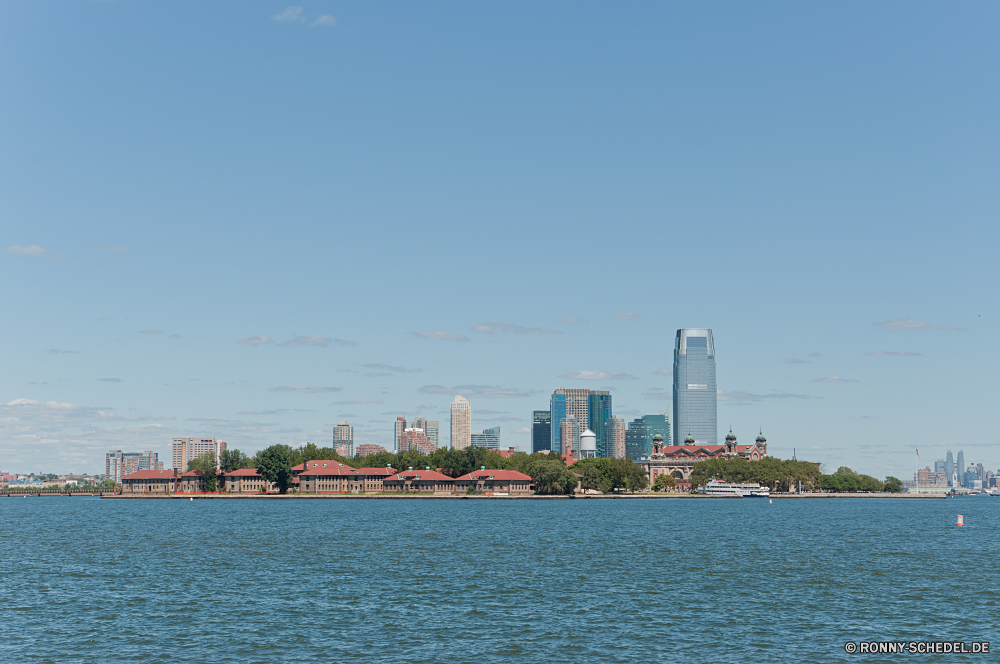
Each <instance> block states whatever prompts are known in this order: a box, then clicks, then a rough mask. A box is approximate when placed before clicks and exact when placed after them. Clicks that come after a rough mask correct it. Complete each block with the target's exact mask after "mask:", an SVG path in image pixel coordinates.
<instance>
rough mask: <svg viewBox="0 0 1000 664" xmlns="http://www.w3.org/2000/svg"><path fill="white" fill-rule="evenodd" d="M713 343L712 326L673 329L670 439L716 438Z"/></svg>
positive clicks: (702, 442)
mask: <svg viewBox="0 0 1000 664" xmlns="http://www.w3.org/2000/svg"><path fill="white" fill-rule="evenodd" d="M717 420H718V403H717V399H716V387H715V344H714V343H713V341H712V330H706V329H691V330H677V338H676V340H675V342H674V440H675V441H680V440H684V439H685V438H686V437H687V436H688V435H690V436H691V437H692V438H694V440H695V442H696V443H698V444H699V445H715V444H717V440H718V424H717Z"/></svg>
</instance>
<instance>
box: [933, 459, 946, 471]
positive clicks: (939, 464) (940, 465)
mask: <svg viewBox="0 0 1000 664" xmlns="http://www.w3.org/2000/svg"><path fill="white" fill-rule="evenodd" d="M934 472H935V473H944V459H938V460H937V461H935V462H934Z"/></svg>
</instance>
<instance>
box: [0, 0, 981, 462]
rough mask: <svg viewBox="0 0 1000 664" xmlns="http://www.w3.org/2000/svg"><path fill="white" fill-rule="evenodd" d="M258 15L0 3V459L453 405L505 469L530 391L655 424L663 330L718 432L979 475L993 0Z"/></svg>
mask: <svg viewBox="0 0 1000 664" xmlns="http://www.w3.org/2000/svg"><path fill="white" fill-rule="evenodd" d="M282 9H283V8H282V7H280V6H275V7H270V6H266V7H265V6H262V5H260V4H255V3H247V4H243V5H239V6H237V7H235V8H234V7H230V6H222V5H207V6H204V7H201V8H200V10H199V12H198V18H197V20H191V17H190V15H188V14H186V13H184V12H180V11H177V10H176V9H175V8H173V7H170V6H166V5H155V4H152V3H150V4H144V3H123V2H103V3H96V2H95V3H90V2H86V3H70V4H69V5H66V6H63V5H59V6H55V5H52V6H49V5H45V4H42V5H39V4H38V3H25V2H8V3H5V4H4V5H3V7H2V9H0V12H2V16H3V19H4V20H3V21H0V37H2V39H0V43H2V44H3V48H4V49H5V51H4V52H5V54H6V55H7V56H8V57H7V61H9V62H11V63H16V64H15V65H13V66H12V67H10V68H8V69H6V70H4V72H2V73H0V76H2V77H3V78H2V80H3V82H4V84H5V91H6V92H7V94H6V95H5V99H6V100H7V104H6V106H5V118H6V120H7V122H6V123H4V126H3V127H2V128H0V135H2V137H3V141H4V143H3V144H4V147H5V149H4V150H3V151H0V191H2V195H0V218H2V219H4V221H5V223H4V224H3V228H2V231H0V278H2V279H3V281H4V283H5V284H7V285H8V288H6V289H4V291H3V292H2V294H0V298H2V300H0V306H2V307H3V310H4V311H5V312H8V313H9V317H10V323H9V324H8V325H5V326H3V329H2V330H0V343H2V347H3V358H4V365H3V371H2V372H0V466H6V467H7V468H6V469H9V470H15V469H16V470H19V471H24V472H35V471H38V472H41V471H52V472H61V471H66V472H70V471H72V472H88V471H89V472H101V471H102V470H103V469H102V467H101V465H102V462H101V460H102V459H103V458H104V455H105V454H106V453H107V452H108V451H109V450H130V451H140V450H151V451H154V452H157V453H158V454H159V458H160V459H162V460H167V459H168V457H169V456H170V453H171V450H170V440H171V439H172V438H185V437H186V438H193V437H201V436H204V437H207V438H217V439H222V440H225V441H227V443H228V444H229V446H230V447H231V448H238V449H241V450H245V451H247V452H253V451H255V450H257V449H261V448H263V447H265V446H267V445H269V444H272V443H284V444H288V445H292V446H298V445H301V444H303V443H305V442H306V441H310V442H314V443H316V444H317V445H326V444H328V441H330V440H331V435H332V430H333V427H335V426H337V423H338V422H339V421H341V420H345V421H349V422H350V423H351V425H352V426H353V427H354V430H353V437H354V445H355V449H357V448H358V446H359V445H361V444H379V445H383V446H386V447H389V448H391V444H390V442H389V441H390V440H391V438H392V434H393V431H392V421H393V420H394V418H395V417H397V416H401V417H405V418H407V419H412V418H413V417H416V416H423V417H427V418H428V419H434V420H437V421H440V422H441V430H440V435H441V438H440V441H439V444H445V443H446V442H447V441H448V440H449V435H450V432H449V431H447V429H448V428H449V420H450V410H449V404H450V402H451V399H452V398H453V397H454V395H455V394H462V395H463V396H465V397H467V398H468V399H470V400H471V401H472V402H473V408H474V410H475V411H476V412H475V415H474V419H475V421H474V423H473V426H474V428H475V430H477V431H479V430H485V429H488V428H492V427H495V426H502V430H503V442H504V446H509V445H514V446H517V447H519V448H520V449H523V450H527V449H529V445H530V442H529V441H530V431H531V429H532V427H533V421H532V411H533V410H536V409H538V410H543V409H545V408H546V406H547V403H546V402H547V401H548V399H549V396H550V395H551V393H552V391H553V390H554V389H557V388H560V387H566V388H587V389H593V390H604V391H607V392H609V394H610V395H611V396H612V398H613V401H614V406H615V408H614V414H615V415H617V416H620V417H622V419H623V420H625V421H626V422H631V421H633V420H634V419H636V418H638V417H641V416H643V415H647V414H656V413H665V412H667V411H671V410H672V408H670V407H669V404H670V403H671V400H672V380H673V376H672V364H673V358H672V345H673V344H672V342H673V335H674V333H675V331H676V330H677V329H683V328H688V327H703V328H710V329H712V330H713V334H714V336H715V341H716V343H717V344H719V363H718V385H717V394H716V397H717V405H718V413H717V417H718V431H720V432H722V431H728V430H729V429H730V428H732V429H733V430H734V431H735V432H736V433H737V435H738V436H739V437H740V439H741V440H752V438H753V436H754V435H756V433H757V431H758V430H759V429H760V428H761V427H763V430H764V431H765V433H766V434H767V436H768V440H769V453H770V454H772V455H774V456H778V457H782V458H790V457H791V455H792V449H793V448H796V449H797V453H798V455H799V456H800V457H802V458H813V459H815V460H817V461H822V462H824V463H826V464H827V465H828V466H831V467H834V468H835V467H837V466H840V465H847V466H850V467H852V468H854V469H856V470H859V471H861V472H865V473H869V474H871V475H875V476H879V477H882V476H885V475H894V476H896V477H900V478H904V477H909V476H910V475H911V474H912V472H913V471H912V465H913V459H912V448H913V447H915V446H919V447H920V449H921V451H922V452H923V451H924V450H926V454H928V455H929V456H931V457H933V458H940V457H942V456H943V455H944V451H945V450H946V449H948V448H949V447H950V448H951V449H953V450H955V449H958V448H959V446H961V447H964V450H965V454H966V456H967V457H969V458H976V459H977V461H982V462H983V463H984V465H986V466H987V467H991V468H995V467H998V466H1000V450H996V449H995V446H994V445H992V443H991V442H990V441H991V438H990V433H991V432H990V431H989V429H988V428H987V424H986V422H985V419H986V418H985V417H984V416H983V414H984V413H988V412H991V410H990V409H991V408H992V405H993V403H994V401H995V395H996V387H995V376H996V375H997V374H998V373H1000V347H998V346H997V345H996V344H994V343H992V342H991V341H990V340H991V339H993V338H995V337H996V336H997V335H998V332H1000V313H997V312H996V311H994V308H992V307H990V306H989V305H990V303H992V301H993V300H994V296H993V290H994V289H993V287H992V286H990V284H991V283H992V282H993V279H992V277H991V274H990V273H989V271H988V266H989V265H990V264H992V259H993V256H992V253H993V252H992V250H991V249H990V247H993V246H996V245H997V244H998V240H1000V230H998V228H997V225H996V224H995V222H994V219H995V218H996V216H997V212H998V210H1000V195H998V193H997V188H996V187H995V186H994V184H993V183H995V182H996V181H997V179H998V176H1000V172H998V171H1000V164H998V161H997V159H996V154H997V151H996V149H995V145H994V143H995V141H994V140H993V138H992V137H993V132H992V127H993V125H994V122H995V121H994V116H995V112H994V109H995V108H996V105H997V104H996V97H997V95H998V94H1000V93H998V91H996V90H995V89H994V87H993V86H988V85H982V81H988V80H993V78H994V74H995V68H996V66H997V64H998V62H1000V60H998V58H997V57H996V55H995V49H994V48H993V46H992V44H993V42H994V41H995V35H994V34H993V32H994V31H993V29H992V26H993V25H994V22H993V19H992V18H990V16H995V15H997V13H998V12H1000V10H997V9H996V8H995V7H993V6H990V5H977V6H975V7H973V6H971V5H963V6H959V7H949V8H948V10H947V11H946V10H944V9H943V8H941V7H940V6H938V7H935V6H933V5H929V4H922V5H921V4H918V5H913V6H907V7H906V8H905V11H904V10H901V9H900V6H899V5H885V4H883V5H872V6H865V7H864V8H863V9H862V8H861V7H860V6H855V11H846V10H843V9H842V8H839V7H832V6H822V5H810V6H792V5H781V6H778V5H769V6H766V7H750V6H740V5H734V6H732V7H730V8H729V10H728V11H726V12H718V11H717V10H715V9H713V8H712V7H709V6H701V5H670V4H655V3H652V4H640V5H628V6H622V7H617V8H616V11H614V12H607V11H604V10H601V8H600V6H599V5H589V4H587V3H583V4H579V5H572V6H570V5H558V4H557V5H538V6H530V7H524V8H523V12H521V11H519V12H511V11H509V9H508V8H506V7H501V6H490V5H469V6H464V7H463V8H462V9H461V10H460V11H454V12H451V11H444V10H442V9H440V8H434V9H432V10H430V11H428V10H427V9H426V8H424V7H417V6H402V5H401V6H398V7H395V8H394V9H393V11H385V10H384V9H380V8H379V7H378V6H372V5H363V4H362V5H343V6H338V7H336V8H333V7H332V6H329V7H328V6H326V5H323V6H320V5H308V4H307V5H304V9H303V15H302V16H303V20H302V21H296V20H287V21H285V20H278V19H276V18H275V16H276V15H279V14H280V12H281V11H282ZM901 12H902V13H903V14H905V15H906V17H907V20H906V22H905V24H901V23H900V16H901V15H902V14H901ZM321 13H323V14H327V13H328V14H329V15H331V16H333V15H336V21H335V22H334V23H330V22H327V23H323V24H319V25H315V26H314V25H313V23H315V18H316V17H317V16H319V15H320V14H321ZM306 17H308V18H309V19H310V20H309V21H306V20H305V18H306ZM150 26H156V28H155V29H152V28H151V27H150ZM941 34H943V35H951V36H949V37H947V38H942V39H938V37H937V35H941ZM511 35H517V44H518V47H517V48H512V47H511V41H510V40H511ZM804 35H808V38H806V37H804ZM953 35H961V39H956V38H954V37H953ZM372 44H378V45H379V47H378V48H372ZM112 45H113V46H112ZM206 91H210V92H209V93H206ZM192 100H202V101H199V102H198V103H195V102H193V101H192ZM733 100H739V103H734V102H733ZM597 238H600V242H596V241H595V240H596V239H597ZM396 247H401V248H402V250H403V251H405V252H406V254H407V257H406V258H405V259H403V260H400V259H398V258H397V257H395V256H394V255H393V254H392V251H394V250H396ZM595 249H600V251H595ZM598 265H599V266H600V268H601V276H598V275H597V274H596V272H597V270H596V269H595V268H596V266H598ZM737 270H738V271H739V275H738V277H736V276H734V272H736V271H737ZM605 275H607V276H605ZM571 283H577V284H578V287H575V288H568V286H569V285H570V284H571ZM543 290H544V291H545V297H541V296H539V295H537V294H538V293H540V292H541V291H543ZM528 293H531V294H533V295H534V296H533V297H528V296H526V294H528ZM414 299H416V300H417V303H416V305H415V306H414V304H413V303H412V301H413V300H414ZM389 301H392V302H393V303H394V306H391V307H390V306H387V302H389ZM401 311H404V312H405V313H403V314H401ZM927 413H934V414H935V417H933V418H928V417H927V415H926V414H927ZM588 426H589V423H588ZM553 429H555V427H553ZM595 433H596V434H600V433H601V432H598V431H595ZM675 442H677V441H675ZM978 446H982V447H981V448H980V447H978ZM935 450H937V451H935Z"/></svg>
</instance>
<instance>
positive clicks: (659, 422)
mask: <svg viewBox="0 0 1000 664" xmlns="http://www.w3.org/2000/svg"><path fill="white" fill-rule="evenodd" d="M656 434H660V435H661V436H663V442H664V444H665V445H670V418H669V417H668V416H667V415H666V414H664V415H643V416H642V417H640V418H637V419H634V420H632V421H631V422H629V425H628V430H627V431H626V432H625V458H626V459H632V460H633V461H634V460H636V459H638V458H640V457H648V456H649V455H650V454H652V453H653V436H655V435H656Z"/></svg>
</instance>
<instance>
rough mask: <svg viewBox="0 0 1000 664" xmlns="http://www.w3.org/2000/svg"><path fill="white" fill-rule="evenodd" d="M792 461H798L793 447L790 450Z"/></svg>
mask: <svg viewBox="0 0 1000 664" xmlns="http://www.w3.org/2000/svg"><path fill="white" fill-rule="evenodd" d="M792 461H798V459H797V458H796V457H795V448H794V447H793V448H792Z"/></svg>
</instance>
